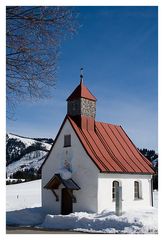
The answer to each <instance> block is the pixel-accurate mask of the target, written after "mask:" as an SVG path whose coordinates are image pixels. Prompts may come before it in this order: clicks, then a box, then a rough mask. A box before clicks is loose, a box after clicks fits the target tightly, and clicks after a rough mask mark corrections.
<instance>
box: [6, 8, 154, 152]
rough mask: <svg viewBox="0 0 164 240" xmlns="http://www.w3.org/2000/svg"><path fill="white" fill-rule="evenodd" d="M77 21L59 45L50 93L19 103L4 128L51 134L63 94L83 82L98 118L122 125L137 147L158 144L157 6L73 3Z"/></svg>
mask: <svg viewBox="0 0 164 240" xmlns="http://www.w3.org/2000/svg"><path fill="white" fill-rule="evenodd" d="M77 10H78V11H79V17H78V18H79V21H80V24H81V27H80V29H79V30H78V33H77V34H76V35H75V36H74V38H73V39H69V40H66V41H65V42H64V43H63V44H62V45H61V56H60V60H59V62H58V66H59V70H58V80H57V84H56V88H55V89H54V91H53V97H52V98H51V99H47V100H40V101H37V102H32V103H30V102H22V103H20V104H19V106H17V109H16V114H15V118H16V120H15V121H7V132H12V133H16V134H19V135H24V136H29V137H52V138H54V137H55V136H56V133H57V131H58V129H59V127H60V125H61V123H62V121H63V119H64V117H65V114H66V98H67V97H68V95H69V94H70V93H71V92H72V91H73V90H74V88H75V87H76V86H77V85H78V84H79V75H80V67H83V68H84V84H85V85H86V86H87V87H88V88H89V89H90V91H91V92H92V93H93V94H94V95H95V96H96V98H97V114H96V120H97V121H104V122H109V123H114V124H119V125H122V127H123V128H124V129H125V131H126V132H127V134H128V135H129V137H130V138H131V139H132V140H133V142H134V143H135V144H136V146H137V147H140V148H143V147H144V148H148V149H155V150H156V151H157V150H158V149H157V140H158V137H157V127H158V126H157V123H158V119H157V117H158V116H157V114H158V107H157V104H158V102H157V99H158V92H157V90H158V65H157V64H158V62H157V61H158V55H157V48H158V35H157V34H158V32H157V31H158V26H157V24H158V19H157V18H158V16H157V11H158V9H157V7H77Z"/></svg>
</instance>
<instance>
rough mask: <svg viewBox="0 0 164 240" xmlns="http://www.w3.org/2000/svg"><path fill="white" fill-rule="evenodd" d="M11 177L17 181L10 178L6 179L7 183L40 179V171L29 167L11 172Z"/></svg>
mask: <svg viewBox="0 0 164 240" xmlns="http://www.w3.org/2000/svg"><path fill="white" fill-rule="evenodd" d="M12 178H13V179H18V181H11V180H10V179H7V181H6V184H7V185H9V184H14V183H21V182H24V181H25V182H28V181H33V180H37V179H40V178H41V173H40V172H39V171H38V170H37V169H34V168H30V169H25V170H24V171H17V172H15V173H13V174H12Z"/></svg>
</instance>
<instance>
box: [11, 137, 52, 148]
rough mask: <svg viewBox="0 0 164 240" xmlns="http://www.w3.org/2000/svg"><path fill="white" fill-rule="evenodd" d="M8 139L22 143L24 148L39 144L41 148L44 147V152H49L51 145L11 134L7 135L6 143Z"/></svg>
mask: <svg viewBox="0 0 164 240" xmlns="http://www.w3.org/2000/svg"><path fill="white" fill-rule="evenodd" d="M9 139H15V140H16V141H17V142H22V143H24V144H25V147H26V148H27V147H29V146H31V145H32V144H36V143H41V144H42V147H44V148H45V149H46V150H50V148H51V144H49V143H45V142H41V141H37V140H34V139H32V138H28V137H23V136H19V135H16V134H12V133H8V134H7V141H9Z"/></svg>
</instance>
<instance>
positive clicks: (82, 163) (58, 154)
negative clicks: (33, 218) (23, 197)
mask: <svg viewBox="0 0 164 240" xmlns="http://www.w3.org/2000/svg"><path fill="white" fill-rule="evenodd" d="M65 134H71V147H66V148H65V147H63V145H64V135H65ZM66 152H67V153H66ZM65 159H67V160H68V161H69V162H70V163H71V165H72V179H73V180H74V181H75V182H76V183H77V184H78V185H79V187H80V188H81V189H80V190H78V191H76V190H74V191H73V194H74V195H75V196H76V199H77V203H73V211H88V212H96V211H97V184H98V181H97V178H98V173H99V171H98V169H97V167H96V166H95V164H94V163H93V162H92V160H91V159H90V158H89V156H88V155H87V154H86V152H85V150H84V149H83V147H82V145H81V143H80V141H79V139H78V137H77V136H76V134H75V132H74V130H73V129H72V126H71V124H70V123H69V121H68V120H66V122H65V124H64V126H63V129H62V131H61V133H60V135H59V137H58V139H57V141H56V143H55V145H54V147H53V149H52V151H51V153H50V155H49V157H48V159H47V161H46V162H45V164H44V165H43V168H42V205H43V207H45V208H47V209H49V212H52V213H56V214H58V213H60V209H61V202H60V200H61V190H60V189H59V190H55V192H56V193H57V194H58V195H59V202H56V199H55V197H54V195H53V193H51V191H50V190H46V189H43V186H45V185H46V183H47V182H48V181H49V180H50V179H51V178H52V177H53V175H54V174H55V173H58V170H59V169H60V168H62V167H63V165H64V160H65ZM62 187H63V186H60V188H62Z"/></svg>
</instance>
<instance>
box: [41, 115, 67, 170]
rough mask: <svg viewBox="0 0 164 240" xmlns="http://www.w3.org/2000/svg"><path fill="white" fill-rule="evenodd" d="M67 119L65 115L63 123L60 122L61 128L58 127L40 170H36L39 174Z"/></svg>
mask: <svg viewBox="0 0 164 240" xmlns="http://www.w3.org/2000/svg"><path fill="white" fill-rule="evenodd" d="M67 119H68V117H67V115H66V116H65V118H64V120H63V122H62V125H61V127H60V129H59V131H58V133H57V135H56V137H55V139H54V141H53V144H52V146H51V149H50V151H49V153H48V154H47V156H46V158H45V160H44V162H43V163H42V165H41V166H40V168H39V170H38V171H39V172H41V170H42V167H43V165H44V164H45V162H46V161H47V158H48V157H49V155H50V153H51V151H52V149H53V147H54V145H55V143H56V141H57V139H58V137H59V134H60V132H61V130H62V128H63V126H64V124H65V122H66V120H67Z"/></svg>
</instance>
